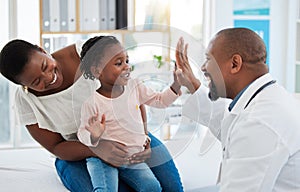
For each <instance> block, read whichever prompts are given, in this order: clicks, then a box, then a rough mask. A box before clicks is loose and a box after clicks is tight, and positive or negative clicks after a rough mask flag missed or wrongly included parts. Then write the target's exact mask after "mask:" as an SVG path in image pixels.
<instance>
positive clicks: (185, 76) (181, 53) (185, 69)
mask: <svg viewBox="0 0 300 192" xmlns="http://www.w3.org/2000/svg"><path fill="white" fill-rule="evenodd" d="M187 49H188V44H184V40H183V38H182V37H181V38H180V39H179V41H178V43H177V46H176V54H175V56H176V64H177V67H178V69H177V70H176V75H177V79H178V82H179V83H180V84H181V85H183V86H185V87H187V88H188V90H189V91H190V92H191V93H194V92H195V91H196V90H197V89H198V88H199V87H200V85H201V83H200V81H199V80H198V79H197V78H196V77H195V75H194V73H193V71H192V68H191V66H190V64H189V60H188V56H187Z"/></svg>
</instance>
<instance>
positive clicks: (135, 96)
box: [78, 36, 180, 191]
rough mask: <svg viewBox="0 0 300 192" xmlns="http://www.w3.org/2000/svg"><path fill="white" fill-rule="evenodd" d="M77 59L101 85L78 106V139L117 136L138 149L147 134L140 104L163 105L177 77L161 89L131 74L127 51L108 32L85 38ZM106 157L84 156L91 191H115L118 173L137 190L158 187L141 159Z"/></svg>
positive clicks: (89, 141) (174, 91)
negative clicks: (120, 162)
mask: <svg viewBox="0 0 300 192" xmlns="http://www.w3.org/2000/svg"><path fill="white" fill-rule="evenodd" d="M81 59H82V63H81V70H82V71H83V75H84V76H85V78H89V79H92V80H93V79H94V78H97V79H99V81H100V83H101V87H100V88H99V89H98V90H97V91H96V92H95V93H94V94H93V95H92V96H91V97H89V98H88V99H87V100H86V102H84V104H83V106H82V110H81V125H80V128H79V130H78V138H79V140H80V141H81V142H82V143H84V144H86V145H87V146H90V147H91V148H93V147H96V146H97V145H98V142H99V141H100V139H101V140H113V141H117V142H119V143H122V144H124V145H126V146H128V147H129V148H128V149H129V151H128V152H129V154H130V156H131V155H133V154H134V153H137V152H140V151H143V150H144V149H145V146H146V145H148V144H149V142H150V139H149V137H148V135H147V130H145V129H144V126H143V121H142V116H141V112H140V108H139V106H140V105H141V104H146V105H149V106H153V107H160V108H165V107H167V106H168V105H170V104H171V103H172V102H174V101H175V100H176V98H177V97H178V95H179V93H180V85H179V84H178V82H177V81H176V78H174V79H175V81H174V83H173V84H172V86H171V87H170V88H169V89H167V90H166V91H164V92H162V93H156V92H154V91H152V90H151V89H149V88H147V87H146V86H144V85H143V84H142V82H140V81H138V80H137V79H131V78H130V66H129V64H128V62H129V60H128V55H127V53H126V51H125V50H124V48H123V47H122V46H121V44H120V42H119V41H118V40H117V39H116V38H115V37H113V36H99V37H95V38H92V39H90V40H88V41H87V42H86V43H85V45H84V46H83V50H82V52H81ZM130 156H128V160H130ZM108 163H109V162H104V161H102V160H101V159H99V158H95V157H91V158H88V159H87V167H88V171H89V173H90V176H91V180H92V183H93V187H94V191H117V190H118V174H119V176H120V178H122V179H123V180H125V182H127V184H128V185H130V186H131V187H132V188H133V189H135V190H136V191H161V186H160V183H159V182H158V180H157V179H156V178H155V176H154V174H153V173H152V172H151V170H150V168H149V167H148V166H147V165H146V164H145V163H139V164H135V165H124V166H122V167H119V168H115V167H112V166H110V165H109V164H108ZM99 167H101V168H99Z"/></svg>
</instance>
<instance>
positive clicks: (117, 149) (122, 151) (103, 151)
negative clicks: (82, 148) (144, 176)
mask: <svg viewBox="0 0 300 192" xmlns="http://www.w3.org/2000/svg"><path fill="white" fill-rule="evenodd" d="M90 149H91V150H92V151H93V153H94V154H95V155H96V156H97V157H99V158H100V159H102V160H103V161H105V162H106V163H108V164H110V165H112V166H114V167H120V166H121V165H125V164H129V159H128V152H127V147H126V146H125V145H123V144H121V143H118V142H116V141H109V140H102V139H101V140H100V141H99V144H98V145H97V147H90Z"/></svg>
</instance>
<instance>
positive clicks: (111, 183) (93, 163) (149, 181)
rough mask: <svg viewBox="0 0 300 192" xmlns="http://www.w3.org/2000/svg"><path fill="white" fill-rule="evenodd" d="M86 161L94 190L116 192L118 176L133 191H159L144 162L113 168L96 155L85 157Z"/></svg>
mask: <svg viewBox="0 0 300 192" xmlns="http://www.w3.org/2000/svg"><path fill="white" fill-rule="evenodd" d="M86 163H87V169H88V171H89V174H90V178H91V181H92V184H93V187H94V189H93V191H94V192H117V191H118V177H120V178H121V179H122V180H123V181H125V182H126V183H127V184H128V185H129V186H130V187H132V188H133V189H134V190H135V191H139V192H148V191H155V192H160V191H161V187H160V184H159V182H158V180H157V179H156V178H155V176H154V174H153V173H152V171H151V170H150V169H149V167H148V166H147V164H146V163H140V164H135V165H128V166H123V167H119V168H115V167H112V166H110V165H109V164H107V163H105V162H103V161H102V160H101V159H99V158H96V157H90V158H87V159H86Z"/></svg>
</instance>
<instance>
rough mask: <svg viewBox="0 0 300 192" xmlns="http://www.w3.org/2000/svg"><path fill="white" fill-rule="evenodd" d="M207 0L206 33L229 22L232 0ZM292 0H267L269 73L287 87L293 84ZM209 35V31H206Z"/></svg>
mask: <svg viewBox="0 0 300 192" xmlns="http://www.w3.org/2000/svg"><path fill="white" fill-rule="evenodd" d="M208 1H211V2H210V4H211V8H212V12H211V15H210V16H211V18H209V20H212V21H210V22H209V23H210V24H211V26H210V27H211V29H210V36H213V35H214V34H215V33H216V32H217V31H219V30H221V29H223V28H226V27H232V26H233V19H234V18H233V0H226V1H224V0H206V3H208ZM296 14H297V3H296V0H270V16H269V18H270V40H269V43H270V45H269V46H270V51H269V52H270V53H268V57H269V60H270V73H271V74H272V75H273V77H274V78H275V79H276V80H277V81H278V82H279V83H280V84H281V85H283V86H284V87H286V88H287V89H288V90H289V91H291V92H294V87H295V60H296V59H295V42H296V35H295V34H296ZM207 36H209V35H207Z"/></svg>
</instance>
